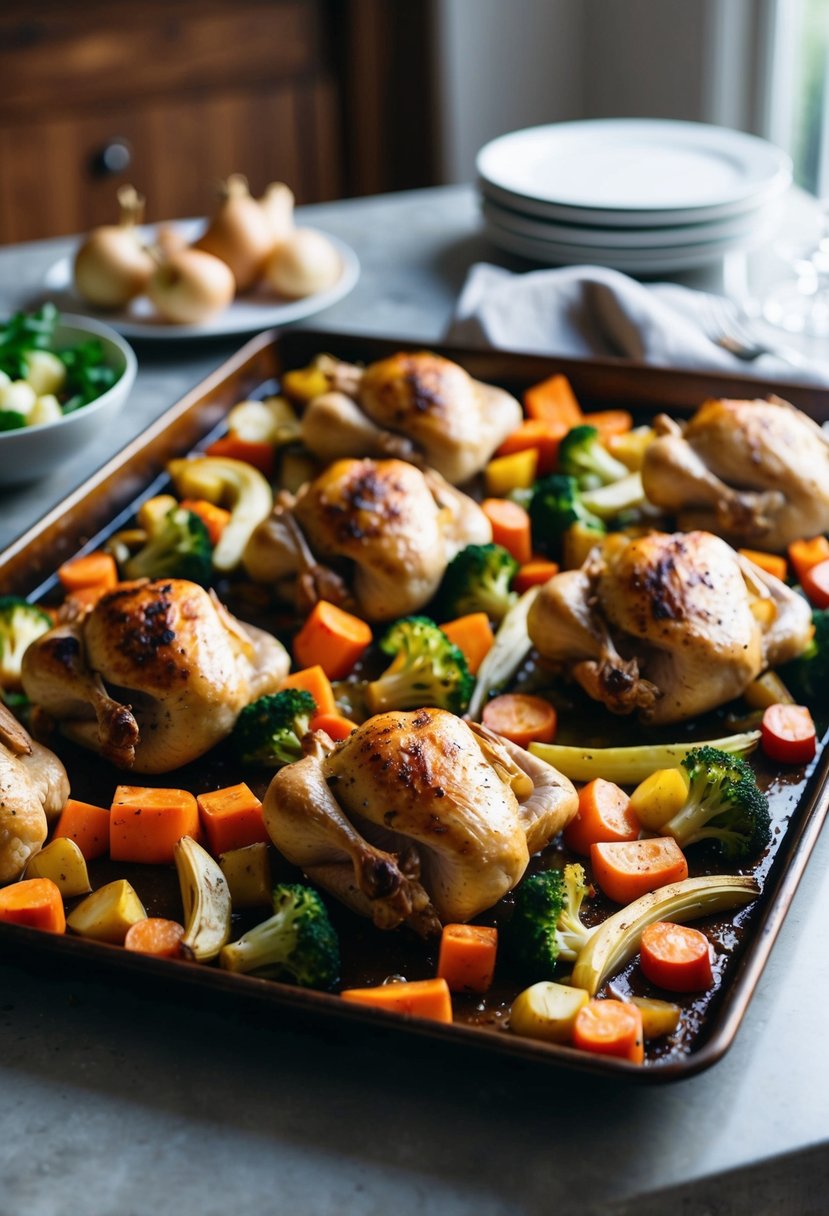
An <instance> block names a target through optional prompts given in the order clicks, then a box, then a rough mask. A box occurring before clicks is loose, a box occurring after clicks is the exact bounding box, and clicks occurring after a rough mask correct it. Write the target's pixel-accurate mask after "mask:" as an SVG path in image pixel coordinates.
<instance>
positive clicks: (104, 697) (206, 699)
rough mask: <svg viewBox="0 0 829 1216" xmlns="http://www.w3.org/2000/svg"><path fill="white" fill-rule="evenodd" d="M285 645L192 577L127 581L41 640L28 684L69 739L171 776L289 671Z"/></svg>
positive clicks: (31, 657) (26, 674) (28, 661)
mask: <svg viewBox="0 0 829 1216" xmlns="http://www.w3.org/2000/svg"><path fill="white" fill-rule="evenodd" d="M289 666H290V660H289V656H288V654H287V652H286V650H285V648H284V647H283V646H282V644H281V643H280V642H278V641H277V640H276V638H273V637H271V636H270V634H267V633H264V632H263V631H262V630H261V629H256V628H254V626H252V625H244V624H242V623H241V622H240V621H237V620H236V619H235V618H234V617H233V616H231V614H230V613H229V612H228V611H227V609H226V608H225V607H224V606H223V605H222V604H221V603H220V602H219V600H218V599H217V598H216V596H215V595H214V594H213V593H212V592H207V591H205V590H204V589H203V588H201V587H199V586H198V585H197V584H195V583H190V582H186V581H185V580H184V579H166V580H163V579H159V580H156V581H154V582H148V581H140V582H135V583H122V584H120V586H118V587H116V588H115V589H114V590H113V591H110V592H108V593H107V594H106V595H104V596H103V598H102V599H100V600H99V601H98V603H97V604H96V606H95V607H94V608H93V610H92V611H91V612H90V613H89V614H88V615H87V616H86V617H85V618H83V619H81V620H78V621H71V622H67V623H65V624H61V625H58V626H56V627H55V628H54V629H52V630H50V631H49V632H48V633H45V634H43V635H42V636H41V637H39V638H38V639H37V640H36V641H35V642H34V643H33V644H32V645H31V646H30V647H29V648H28V650H27V651H26V654H25V656H24V659H23V687H24V689H25V692H26V695H27V696H28V697H29V698H30V700H31V701H32V702H33V703H34V704H35V705H36V706H37V707H38V710H39V712H40V713H41V714H42V713H45V714H47V715H48V716H49V718H51V719H53V720H55V721H57V722H58V723H59V724H60V727H61V730H62V731H63V733H64V734H65V735H66V736H67V737H69V738H70V739H73V740H75V741H76V742H78V743H80V744H82V745H83V746H85V747H89V748H92V749H93V750H94V751H98V752H100V753H101V754H102V755H104V756H106V758H107V759H108V760H111V761H112V762H113V763H114V764H116V765H118V766H119V767H121V768H132V769H135V771H136V772H139V773H166V772H169V771H170V770H171V769H174V768H178V767H179V766H180V765H182V764H187V763H188V762H189V761H191V760H195V759H196V757H198V756H201V755H203V754H204V753H205V752H206V751H208V750H209V749H210V748H211V747H213V746H214V745H215V744H216V743H218V742H220V740H222V739H223V738H224V737H225V736H226V735H228V734H229V733H230V731H231V730H232V728H233V725H234V723H235V721H236V718H237V717H238V715H239V713H240V711H241V710H242V708H243V707H244V706H245V705H247V704H248V703H249V702H250V701H253V700H255V699H256V698H257V697H259V696H262V695H263V694H264V693H268V692H273V691H275V690H276V689H277V688H278V687H279V685H280V683H281V681H282V679H283V678H284V676H285V675H287V673H288V668H289Z"/></svg>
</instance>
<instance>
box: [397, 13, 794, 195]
mask: <svg viewBox="0 0 829 1216" xmlns="http://www.w3.org/2000/svg"><path fill="white" fill-rule="evenodd" d="M410 2H412V0H410ZM414 2H417V0H414ZM770 4H771V0H436V8H435V12H436V20H437V46H438V51H437V53H438V70H437V78H438V90H439V102H440V113H441V119H442V121H441V131H440V142H441V146H442V159H443V179H444V180H445V181H447V182H460V181H469V180H471V179H472V178H473V177H474V172H475V153H476V152H477V150H478V149H479V148H480V147H481V146H482V145H483V144H484V143H486V142H487V140H489V139H492V138H494V137H495V136H496V135H500V134H502V133H503V132H505V131H511V130H515V129H516V128H518V127H525V126H532V125H534V124H536V123H544V122H561V121H566V120H567V119H573V118H602V117H611V116H622V117H624V116H631V117H634V116H635V117H654V118H684V119H688V120H696V121H701V122H721V123H724V124H725V125H733V126H744V127H746V128H748V129H751V127H752V126H753V125H754V124H753V123H752V122H751V120H750V117H749V110H750V106H749V102H750V96H749V91H750V87H751V84H752V80H751V77H752V75H753V69H754V68H755V65H754V64H753V63H752V62H751V56H752V54H754V49H753V46H752V38H753V34H754V31H753V28H750V27H751V23H752V22H755V23H756V20H757V15H758V14H760V13H762V11H763V10H765V9H768V8H769V5H770Z"/></svg>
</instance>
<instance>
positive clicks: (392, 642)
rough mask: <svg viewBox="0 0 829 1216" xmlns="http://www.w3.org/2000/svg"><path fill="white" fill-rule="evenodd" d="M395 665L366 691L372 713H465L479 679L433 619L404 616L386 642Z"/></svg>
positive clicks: (384, 647)
mask: <svg viewBox="0 0 829 1216" xmlns="http://www.w3.org/2000/svg"><path fill="white" fill-rule="evenodd" d="M380 649H381V650H382V651H383V654H387V655H393V656H394V657H393V660H392V663H391V664H390V666H389V667H387V668H386V670H385V671H384V672H383V674H382V676H380V678H379V680H374V681H373V682H372V683H371V684H369V685H368V687H367V688H366V697H367V700H368V704H369V708H370V709H371V711H372V713H375V714H377V713H382V712H383V711H384V710H387V709H423V708H426V707H428V708H437V709H448V710H450V711H451V712H452V713H455V714H462V713H463V712H464V710H465V709H466V707H467V705H468V704H469V698H470V696H471V695H472V687H473V684H474V682H475V681H474V680H473V678H472V676H471V675H470V674H469V668H468V667H467V665H466V659H465V658H464V657H463V655H462V654H461V652H460V650H459V649H458V647H457V646H455V645H454V644H453V643H452V642H450V641H449V638H448V637H447V636H446V634H445V633H442V632H441V631H440V629H438V627H437V625H436V624H435V622H434V621H432V620H430V619H429V617H427V616H407V617H403V618H402V619H401V620H399V621H395V623H394V624H393V625H392V626H391V627H390V628H389V629H387V630H386V632H385V634H384V635H383V637H382V638H381V639H380Z"/></svg>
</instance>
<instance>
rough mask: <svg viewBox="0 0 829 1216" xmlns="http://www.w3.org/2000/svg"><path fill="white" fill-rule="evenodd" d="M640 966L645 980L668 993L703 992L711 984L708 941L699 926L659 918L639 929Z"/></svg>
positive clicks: (712, 976) (712, 979)
mask: <svg viewBox="0 0 829 1216" xmlns="http://www.w3.org/2000/svg"><path fill="white" fill-rule="evenodd" d="M639 965H640V966H641V968H642V974H643V975H644V976H645V978H646V979H648V980H650V982H651V983H652V984H655V985H656V986H657V988H665V989H667V991H668V992H702V991H704V989H706V988H711V987H712V986H713V984H714V972H713V970H712V967H711V943H710V942H709V940H708V938H707V937H706V936H705V934H704V933H700V931H699V929H692V928H691V926H690V925H675V924H672V923H671V922H670V921H664V920H660V921H657V922H656V923H655V924H653V925H648V926H647V927H646V928H645V929H644V930H643V931H642V937H641V940H640V943H639Z"/></svg>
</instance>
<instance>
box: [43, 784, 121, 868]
mask: <svg viewBox="0 0 829 1216" xmlns="http://www.w3.org/2000/svg"><path fill="white" fill-rule="evenodd" d="M55 836H68V837H69V839H70V840H74V842H75V844H76V845H77V846H78V848H79V849H80V851H81V852H82V853H83V855H84V857H85V858H86V860H87V861H94V860H95V858H96V857H103V856H104V854H105V853H106V852H107V850H108V849H109V808H108V807H103V806H93V805H92V803H91V802H79V801H78V800H77V799H76V798H69V799H68V800H67V802H66V805H65V806H64V808H63V810H62V811H61V813H60V819H59V820H58V824H57V827H56V828H55Z"/></svg>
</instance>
